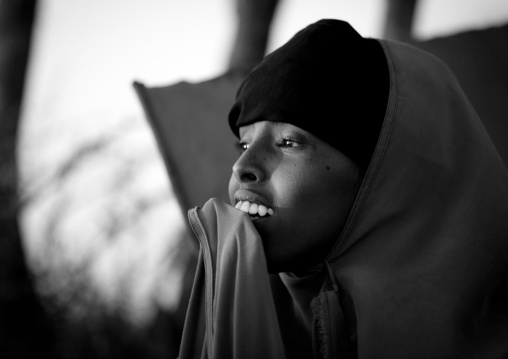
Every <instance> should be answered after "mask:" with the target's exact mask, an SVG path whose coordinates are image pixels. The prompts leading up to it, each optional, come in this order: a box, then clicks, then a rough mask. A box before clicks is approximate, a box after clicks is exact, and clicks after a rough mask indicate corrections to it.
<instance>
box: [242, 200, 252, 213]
mask: <svg viewBox="0 0 508 359" xmlns="http://www.w3.org/2000/svg"><path fill="white" fill-rule="evenodd" d="M249 207H250V203H249V202H248V201H245V202H243V203H242V205H241V206H240V210H241V211H243V212H245V213H249Z"/></svg>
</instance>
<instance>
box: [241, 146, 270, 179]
mask: <svg viewBox="0 0 508 359" xmlns="http://www.w3.org/2000/svg"><path fill="white" fill-rule="evenodd" d="M263 158H264V159H263ZM264 162H266V155H265V156H264V155H263V154H262V153H261V151H260V149H259V147H258V146H255V145H251V146H250V147H249V148H248V149H247V150H245V151H244V152H243V153H242V154H241V156H240V158H238V160H237V161H236V162H235V164H234V165H233V175H234V176H235V178H236V179H237V181H238V182H240V183H248V182H256V181H258V182H259V181H263V179H264V178H265V172H266V169H265V168H264V167H265V165H266V164H265V163H264Z"/></svg>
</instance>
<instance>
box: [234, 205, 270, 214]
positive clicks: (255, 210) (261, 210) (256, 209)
mask: <svg viewBox="0 0 508 359" xmlns="http://www.w3.org/2000/svg"><path fill="white" fill-rule="evenodd" d="M235 208H238V209H239V210H240V211H242V212H245V213H248V214H251V215H255V214H257V215H259V216H260V217H264V216H266V214H267V213H268V215H270V216H271V215H272V214H273V209H271V208H267V207H266V206H264V205H262V204H257V203H251V202H249V201H239V202H238V203H237V204H236V206H235Z"/></svg>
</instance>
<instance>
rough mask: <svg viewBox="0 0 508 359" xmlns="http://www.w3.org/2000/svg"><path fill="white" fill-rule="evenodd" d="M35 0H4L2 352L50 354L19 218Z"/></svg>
mask: <svg viewBox="0 0 508 359" xmlns="http://www.w3.org/2000/svg"><path fill="white" fill-rule="evenodd" d="M36 4H37V1H36V0H3V1H1V2H0V204H1V206H0V356H2V357H4V358H14V357H16V358H21V357H23V358H29V357H39V358H45V357H49V356H50V354H49V351H50V350H51V338H52V337H51V323H50V321H49V319H48V318H47V316H46V314H45V312H44V310H43V308H42V305H41V303H40V302H39V300H38V297H37V296H36V294H35V289H34V285H33V281H32V279H31V277H30V274H29V272H28V269H27V266H26V262H25V256H24V253H23V246H22V241H21V235H20V228H19V222H18V212H19V202H18V175H17V173H18V171H17V163H16V144H17V138H18V128H19V126H18V125H19V117H20V110H21V103H22V96H23V89H24V83H25V74H26V67H27V62H28V56H29V50H30V42H31V37H32V28H33V23H34V16H35V10H36Z"/></svg>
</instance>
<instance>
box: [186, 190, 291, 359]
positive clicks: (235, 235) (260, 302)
mask: <svg viewBox="0 0 508 359" xmlns="http://www.w3.org/2000/svg"><path fill="white" fill-rule="evenodd" d="M189 221H190V223H191V227H192V230H193V231H194V234H195V235H196V237H197V238H198V239H199V243H200V254H199V263H198V267H197V270H196V277H195V281H194V286H193V290H192V294H191V298H190V302H189V308H188V311H187V317H186V322H185V326H184V331H183V337H182V343H181V347H180V355H179V358H181V359H187V358H202V359H204V358H209V359H213V358H247V359H248V358H264V359H270V358H285V357H286V355H285V351H284V345H283V341H282V336H281V331H280V327H279V322H278V319H277V313H276V310H275V304H274V300H273V295H272V291H271V288H270V278H269V275H268V271H267V269H266V259H265V255H264V251H263V245H262V242H261V238H260V237H259V234H258V233H257V231H256V229H255V227H254V225H253V223H252V221H251V220H250V218H249V217H248V215H246V214H245V213H243V212H241V211H239V210H237V209H235V208H233V207H232V206H230V205H227V204H225V203H222V202H220V201H219V200H217V199H211V200H209V201H208V202H207V203H206V204H205V205H204V206H203V208H199V207H196V208H194V209H191V210H189Z"/></svg>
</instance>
